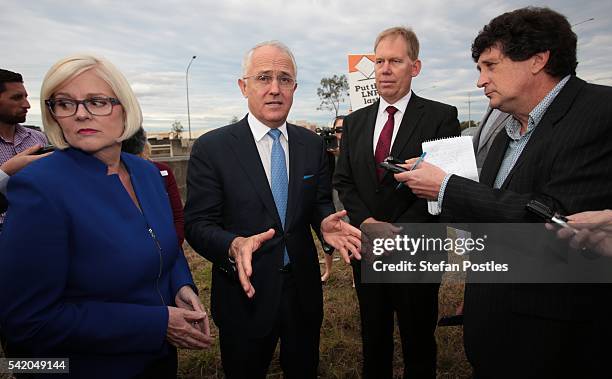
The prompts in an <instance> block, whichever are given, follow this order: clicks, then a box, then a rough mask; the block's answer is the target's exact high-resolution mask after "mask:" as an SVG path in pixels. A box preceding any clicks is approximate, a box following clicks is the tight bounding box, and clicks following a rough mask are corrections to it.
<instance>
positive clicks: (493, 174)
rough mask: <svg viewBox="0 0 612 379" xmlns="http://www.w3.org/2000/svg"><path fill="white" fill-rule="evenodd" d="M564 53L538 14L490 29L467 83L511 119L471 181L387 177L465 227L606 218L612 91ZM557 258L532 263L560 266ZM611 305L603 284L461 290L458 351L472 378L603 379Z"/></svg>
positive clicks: (569, 50)
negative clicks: (536, 205) (538, 206)
mask: <svg viewBox="0 0 612 379" xmlns="http://www.w3.org/2000/svg"><path fill="white" fill-rule="evenodd" d="M576 45H577V37H576V34H575V33H574V32H573V31H572V29H571V26H570V24H569V22H568V20H567V19H566V17H565V16H563V15H561V14H559V13H557V12H555V11H553V10H551V9H549V8H537V7H527V8H522V9H517V10H515V11H512V12H508V13H504V14H502V15H500V16H498V17H496V18H494V19H493V20H491V22H490V23H489V24H488V25H486V26H485V27H484V28H483V30H481V31H480V33H479V34H478V36H477V37H476V39H475V40H474V43H473V44H472V57H473V58H474V61H476V62H477V68H478V71H479V72H480V76H479V79H478V83H477V85H478V87H480V88H483V90H484V93H485V95H486V96H487V97H488V98H489V101H490V102H489V106H490V107H492V108H496V109H499V110H501V111H503V112H506V113H509V114H510V115H511V117H510V118H509V119H508V120H507V121H506V123H505V125H504V129H503V130H502V131H501V132H500V133H499V134H498V135H497V137H496V138H495V140H494V141H493V144H492V146H491V149H490V151H489V154H488V156H487V158H486V160H485V162H484V165H483V167H482V173H481V175H480V183H478V182H475V181H472V180H469V179H466V178H463V177H460V176H457V175H450V174H446V173H445V172H444V171H443V170H441V169H440V168H438V167H436V166H434V165H431V164H429V163H427V162H424V163H423V164H422V165H420V166H419V168H418V169H416V170H414V171H411V172H405V173H402V174H398V175H396V176H395V177H396V178H397V179H398V180H401V181H403V182H405V183H406V184H407V185H408V186H409V187H410V188H411V189H412V191H413V192H414V193H415V194H416V195H417V196H419V197H423V198H427V199H436V200H438V203H439V204H440V205H441V210H442V215H443V216H445V215H448V216H452V217H454V218H455V219H457V220H460V221H465V222H473V223H531V222H538V221H539V222H543V220H542V219H540V218H537V217H535V216H534V215H532V214H531V213H530V212H528V211H527V210H526V205H527V204H528V203H529V202H530V201H532V200H537V201H539V202H541V203H543V204H545V205H546V206H547V207H549V208H550V209H552V210H553V211H554V212H559V213H560V214H564V215H569V214H573V213H577V212H584V211H589V210H595V209H604V208H611V207H612V196H610V188H612V177H611V176H610V172H612V144H611V143H610V141H612V128H611V126H612V106H611V104H612V103H611V102H610V98H612V88H611V87H607V86H600V85H595V84H590V83H587V82H585V81H584V80H582V79H580V78H578V77H577V76H576V67H577V65H578V60H577V56H576ZM408 164H410V161H409V162H408ZM500 228H504V226H500ZM542 229H543V228H542ZM504 230H505V229H504ZM543 232H545V231H544V230H543ZM507 233H511V232H510V231H508V232H507ZM510 236H511V237H516V238H517V239H520V238H524V236H522V235H518V234H517V235H513V234H510ZM530 242H533V241H530ZM557 249H558V247H557V248H556V249H539V250H538V254H539V255H540V256H541V257H551V258H553V257H554V258H560V259H559V260H558V261H555V263H557V262H558V263H564V262H568V261H570V262H571V260H572V257H571V255H570V256H567V255H566V254H568V252H567V251H561V250H557ZM571 253H572V254H579V252H571ZM587 253H588V252H587ZM528 260H529V259H523V261H528ZM604 264H605V262H604ZM568 267H570V266H568ZM517 274H519V273H517ZM541 276H542V278H545V277H546V276H545V274H544V273H542V275H541ZM611 304H612V290H611V288H610V285H586V284H580V285H576V284H570V283H555V282H553V283H549V284H526V283H517V282H514V283H510V284H500V283H490V282H489V283H483V284H475V283H469V284H468V285H466V290H465V307H464V313H465V318H464V342H465V349H466V354H467V357H468V359H469V361H470V363H471V364H472V366H473V367H474V377H475V378H600V377H607V376H609V375H610V365H609V360H610V357H611V356H612V348H610V341H609V336H610V335H612V328H611V327H610V321H609V314H610V308H611V306H610V305H611Z"/></svg>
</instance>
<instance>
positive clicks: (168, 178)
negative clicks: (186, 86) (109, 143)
mask: <svg viewBox="0 0 612 379" xmlns="http://www.w3.org/2000/svg"><path fill="white" fill-rule="evenodd" d="M121 150H122V151H125V152H126V153H130V154H134V155H138V156H139V157H141V158H143V159H146V160H148V161H150V162H151V163H153V164H154V165H155V167H157V169H158V170H159V174H160V175H161V176H162V177H163V178H164V185H165V187H166V192H167V193H168V198H169V199H170V206H171V207H172V218H173V219H174V228H175V229H176V236H177V237H178V242H179V246H183V241H184V240H185V215H184V213H183V202H182V200H181V193H180V192H179V188H178V185H177V184H176V178H175V177H174V173H173V172H172V169H171V168H170V166H169V165H167V164H165V163H163V162H156V161H153V160H151V159H150V158H151V144H150V143H149V141H147V134H146V132H145V130H144V129H143V128H140V129H138V131H137V132H136V134H134V135H133V136H132V137H130V138H128V139H127V140H125V141H123V143H122V144H121Z"/></svg>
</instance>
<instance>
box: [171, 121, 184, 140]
mask: <svg viewBox="0 0 612 379" xmlns="http://www.w3.org/2000/svg"><path fill="white" fill-rule="evenodd" d="M170 132H171V133H173V134H174V138H176V139H181V135H182V133H183V124H181V122H180V121H179V120H174V122H173V123H172V129H171V130H170Z"/></svg>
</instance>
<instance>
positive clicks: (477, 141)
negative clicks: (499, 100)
mask: <svg viewBox="0 0 612 379" xmlns="http://www.w3.org/2000/svg"><path fill="white" fill-rule="evenodd" d="M491 112H493V108H490V107H489V108H487V112H486V113H485V115H484V117H483V118H482V120H480V124H479V125H478V130H476V134H474V137H472V143H473V144H474V152H476V153H478V148H479V147H480V135H481V134H482V129H483V128H484V126H485V125H486V124H487V121H488V120H489V116H490V115H491Z"/></svg>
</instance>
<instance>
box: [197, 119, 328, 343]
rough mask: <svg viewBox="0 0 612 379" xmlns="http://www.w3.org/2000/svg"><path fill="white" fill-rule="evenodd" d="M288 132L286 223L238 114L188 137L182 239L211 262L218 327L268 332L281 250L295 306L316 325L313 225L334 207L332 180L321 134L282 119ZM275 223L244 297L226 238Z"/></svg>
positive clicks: (319, 308)
mask: <svg viewBox="0 0 612 379" xmlns="http://www.w3.org/2000/svg"><path fill="white" fill-rule="evenodd" d="M287 131H288V134H289V165H290V166H289V197H288V204H287V215H286V223H285V228H284V229H283V226H282V223H281V220H280V218H279V216H278V212H277V210H276V205H275V203H274V198H273V196H272V191H271V190H270V185H269V183H268V180H267V178H266V174H265V171H264V168H263V165H262V163H261V159H260V157H259V153H258V152H257V147H256V145H255V141H254V138H253V134H252V133H251V130H250V128H249V125H248V121H247V118H246V117H245V118H244V119H242V120H241V121H239V122H238V123H236V124H232V125H228V126H225V127H222V128H219V129H216V130H213V131H210V132H208V133H206V134H204V135H203V136H201V137H200V138H198V140H197V141H196V142H195V144H194V146H193V149H192V152H191V158H190V160H189V166H188V171H187V202H186V204H185V232H186V238H187V241H188V242H189V244H190V245H191V246H192V247H193V248H194V249H195V250H196V251H197V252H198V253H199V254H200V255H202V256H203V257H205V258H206V259H208V260H209V261H211V262H212V263H213V270H212V300H211V302H212V315H213V317H214V320H215V323H216V324H217V325H218V326H219V327H220V328H231V329H232V330H233V331H234V332H243V333H248V335H250V336H252V337H259V336H264V335H266V334H268V333H269V331H270V330H271V328H272V326H273V322H274V321H275V319H276V315H277V312H278V307H279V302H280V296H281V290H282V287H281V286H282V278H281V275H283V274H282V273H280V272H279V269H280V268H281V267H282V266H283V250H284V248H285V247H287V252H288V254H289V257H290V259H291V263H292V265H293V275H294V278H295V282H296V285H297V290H298V297H299V302H300V305H301V308H302V312H303V313H304V314H306V315H308V317H307V319H310V320H312V322H313V325H314V326H316V327H317V329H316V330H318V327H319V326H320V323H321V321H322V317H323V304H322V303H323V300H322V290H321V280H320V271H319V262H318V257H317V250H316V248H315V245H314V242H313V239H312V232H311V229H310V227H311V226H312V227H313V228H315V230H317V231H318V229H319V227H320V225H321V221H322V220H323V218H325V217H326V216H328V215H329V214H331V213H333V204H332V200H331V185H330V179H329V173H328V168H327V157H326V155H325V148H324V144H323V140H322V139H321V138H320V137H319V136H317V135H316V134H315V133H313V132H311V131H309V130H307V129H304V128H301V127H298V126H295V125H291V124H287ZM269 228H274V229H275V230H276V234H275V235H274V237H273V239H272V240H270V241H268V242H266V243H264V244H263V246H261V247H260V249H259V250H258V251H257V252H255V253H254V255H253V262H252V264H253V275H252V277H251V283H252V284H253V286H254V287H255V296H254V297H253V298H252V299H248V298H247V296H246V295H245V293H244V291H243V289H242V287H241V286H240V283H239V282H238V281H237V280H236V279H235V278H234V276H233V275H232V272H233V268H232V266H231V264H230V262H229V260H228V252H229V247H230V244H231V241H232V240H233V239H234V238H236V237H238V236H245V237H248V236H251V235H254V234H257V233H262V232H265V231H266V230H268V229H269Z"/></svg>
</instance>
